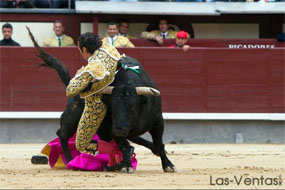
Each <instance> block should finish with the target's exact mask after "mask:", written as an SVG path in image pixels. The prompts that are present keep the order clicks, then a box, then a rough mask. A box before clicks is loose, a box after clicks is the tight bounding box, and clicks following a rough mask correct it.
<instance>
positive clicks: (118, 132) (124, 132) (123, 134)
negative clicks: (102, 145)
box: [112, 128, 129, 137]
mask: <svg viewBox="0 0 285 190" xmlns="http://www.w3.org/2000/svg"><path fill="white" fill-rule="evenodd" d="M112 133H113V135H114V136H116V137H126V136H128V134H129V130H128V129H126V128H123V129H114V130H113V131H112Z"/></svg>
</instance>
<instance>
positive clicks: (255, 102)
mask: <svg viewBox="0 0 285 190" xmlns="http://www.w3.org/2000/svg"><path fill="white" fill-rule="evenodd" d="M45 50H46V51H47V52H48V53H50V54H52V55H53V56H55V57H57V58H58V59H59V60H61V61H62V63H64V64H65V65H66V66H67V67H68V68H69V69H70V74H71V76H73V75H74V74H75V72H76V70H77V69H78V68H80V67H81V66H82V65H84V64H85V61H84V60H83V59H82V57H81V55H80V53H79V51H78V49H77V48H76V47H65V48H45ZM0 51H1V68H0V69H1V71H0V74H1V102H0V105H1V109H0V110H1V111H62V110H63V109H64V107H65V105H66V101H67V98H66V96H65V93H64V92H65V87H64V85H63V83H62V82H61V81H60V80H59V77H58V76H57V74H56V72H55V71H54V70H51V69H47V68H42V67H41V68H38V66H37V64H40V63H41V60H40V59H39V58H38V57H37V56H36V55H35V52H34V48H24V47H2V48H0ZM119 51H120V53H122V54H123V53H125V54H126V55H128V56H131V57H134V58H136V59H138V60H139V61H140V62H141V63H142V64H143V66H144V67H145V69H146V70H147V72H148V73H149V75H150V76H151V77H152V78H153V80H154V81H155V82H156V83H157V85H158V87H159V90H160V92H161V96H162V101H163V112H174V113H180V112H183V113H185V112H186V113H187V112H190V113H284V112H285V102H284V101H285V99H284V91H285V89H284V88H285V87H284V86H285V84H284V70H285V69H284V63H285V60H284V59H285V57H284V48H273V49H229V48H218V49H217V48H192V49H191V50H189V51H188V52H183V51H182V50H181V49H170V48H150V47H149V48H134V49H132V48H121V49H119Z"/></svg>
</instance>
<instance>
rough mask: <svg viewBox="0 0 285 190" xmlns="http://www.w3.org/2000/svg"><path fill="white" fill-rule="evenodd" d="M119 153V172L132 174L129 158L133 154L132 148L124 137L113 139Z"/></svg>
mask: <svg viewBox="0 0 285 190" xmlns="http://www.w3.org/2000/svg"><path fill="white" fill-rule="evenodd" d="M114 139H115V141H116V143H117V144H118V147H119V149H120V151H121V152H122V154H123V161H122V164H121V172H123V173H133V172H134V169H133V167H132V163H131V156H132V154H133V152H134V148H133V147H132V146H131V145H130V143H129V142H128V141H127V140H126V139H125V138H124V137H114Z"/></svg>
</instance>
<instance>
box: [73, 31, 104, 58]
mask: <svg viewBox="0 0 285 190" xmlns="http://www.w3.org/2000/svg"><path fill="white" fill-rule="evenodd" d="M77 41H78V43H79V48H80V50H81V51H82V48H83V47H85V48H86V49H87V51H88V52H89V53H91V54H93V53H94V52H95V51H96V50H97V49H99V48H100V47H101V46H102V41H101V40H100V38H99V36H97V35H96V34H94V33H92V32H86V33H84V34H81V35H80V36H79V37H78V39H77Z"/></svg>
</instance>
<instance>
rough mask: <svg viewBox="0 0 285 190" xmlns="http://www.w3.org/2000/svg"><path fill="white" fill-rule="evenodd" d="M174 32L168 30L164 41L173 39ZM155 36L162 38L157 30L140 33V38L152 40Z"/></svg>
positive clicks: (174, 36)
mask: <svg viewBox="0 0 285 190" xmlns="http://www.w3.org/2000/svg"><path fill="white" fill-rule="evenodd" d="M176 33H177V32H176V31H173V30H168V31H167V35H166V39H173V38H176ZM155 36H162V35H161V33H160V31H159V30H153V31H151V32H147V31H144V32H142V33H141V37H142V38H146V39H150V40H153V39H154V37H155Z"/></svg>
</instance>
